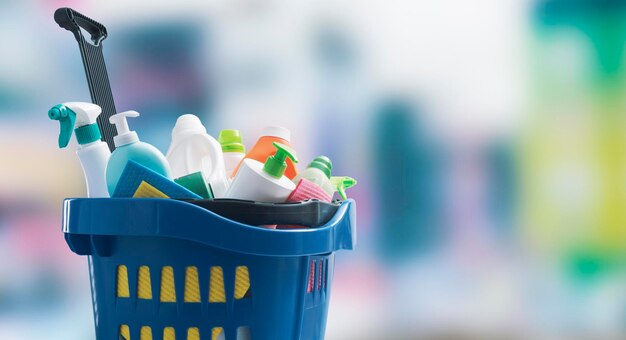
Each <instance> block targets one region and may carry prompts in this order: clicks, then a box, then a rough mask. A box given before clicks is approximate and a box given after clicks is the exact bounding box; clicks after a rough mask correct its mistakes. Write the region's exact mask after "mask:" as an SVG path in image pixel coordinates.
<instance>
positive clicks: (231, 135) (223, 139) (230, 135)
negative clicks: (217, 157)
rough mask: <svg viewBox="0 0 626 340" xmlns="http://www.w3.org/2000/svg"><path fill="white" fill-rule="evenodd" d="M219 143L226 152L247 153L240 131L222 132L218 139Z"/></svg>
mask: <svg viewBox="0 0 626 340" xmlns="http://www.w3.org/2000/svg"><path fill="white" fill-rule="evenodd" d="M217 141H218V142H219V143H220V145H221V146H222V151H224V152H239V153H245V152H246V147H245V146H244V145H243V143H242V141H243V139H242V138H241V133H240V132H239V130H222V131H220V135H219V136H218V137H217Z"/></svg>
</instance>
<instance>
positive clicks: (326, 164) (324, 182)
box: [293, 156, 336, 197]
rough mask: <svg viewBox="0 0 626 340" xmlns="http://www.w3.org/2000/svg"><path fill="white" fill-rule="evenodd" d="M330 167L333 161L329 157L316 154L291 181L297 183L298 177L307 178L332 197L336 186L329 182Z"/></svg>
mask: <svg viewBox="0 0 626 340" xmlns="http://www.w3.org/2000/svg"><path fill="white" fill-rule="evenodd" d="M332 169H333V163H332V162H331V161H330V158H328V157H326V156H317V157H315V159H314V160H313V161H312V162H311V163H310V164H309V166H308V167H307V168H306V169H305V170H304V171H302V172H301V173H299V174H298V175H297V176H296V177H294V179H293V182H294V183H296V184H298V182H299V181H300V179H302V178H304V179H307V180H309V181H311V182H313V183H315V184H317V185H318V186H319V187H320V188H322V190H324V191H325V192H326V193H327V194H328V195H329V196H330V197H332V196H333V194H334V193H335V191H336V187H335V186H334V185H333V184H332V183H331V182H330V174H331V171H332Z"/></svg>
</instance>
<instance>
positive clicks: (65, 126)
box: [48, 104, 76, 148]
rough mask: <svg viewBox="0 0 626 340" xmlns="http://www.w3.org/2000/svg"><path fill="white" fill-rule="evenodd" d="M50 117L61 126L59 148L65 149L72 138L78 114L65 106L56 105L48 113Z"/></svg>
mask: <svg viewBox="0 0 626 340" xmlns="http://www.w3.org/2000/svg"><path fill="white" fill-rule="evenodd" d="M48 117H50V119H52V120H58V121H59V124H61V133H60V134H59V147H60V148H64V147H66V146H67V144H68V143H69V142H70V138H72V130H73V129H74V122H75V121H76V113H75V112H74V111H72V110H70V109H69V108H68V107H67V106H65V105H63V104H59V105H55V106H53V107H52V108H51V109H50V110H49V111H48Z"/></svg>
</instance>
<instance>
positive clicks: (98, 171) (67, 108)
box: [48, 102, 111, 197]
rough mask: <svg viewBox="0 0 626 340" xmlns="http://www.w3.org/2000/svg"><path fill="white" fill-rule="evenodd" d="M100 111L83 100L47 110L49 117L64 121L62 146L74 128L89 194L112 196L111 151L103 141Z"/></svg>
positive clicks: (65, 143)
mask: <svg viewBox="0 0 626 340" xmlns="http://www.w3.org/2000/svg"><path fill="white" fill-rule="evenodd" d="M101 112H102V109H101V108H100V106H98V105H96V104H91V103H82V102H70V103H64V104H59V105H56V106H54V107H53V108H51V109H50V110H49V111H48V117H50V119H52V120H58V121H59V123H60V124H61V133H60V134H59V147H60V148H64V147H66V146H67V144H68V143H69V141H70V138H71V137H72V130H73V129H74V134H75V135H76V140H77V141H78V150H76V154H77V155H78V159H79V160H80V164H81V166H82V168H83V174H84V175H85V182H86V184H87V197H109V192H108V190H107V184H106V175H105V174H106V167H107V163H108V161H109V158H110V157H111V151H110V150H109V147H108V146H107V144H106V143H105V142H103V141H101V140H100V139H101V136H100V129H99V128H98V123H97V122H96V119H97V118H98V116H99V115H100V113H101Z"/></svg>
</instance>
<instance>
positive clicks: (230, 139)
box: [217, 130, 246, 177]
mask: <svg viewBox="0 0 626 340" xmlns="http://www.w3.org/2000/svg"><path fill="white" fill-rule="evenodd" d="M217 141H218V142H219V143H220V145H221V146H222V153H223V155H224V166H225V167H226V175H227V176H228V177H232V176H233V173H234V172H235V169H236V168H237V165H239V163H241V160H242V159H243V157H244V156H245V155H246V147H245V146H244V145H243V142H242V141H243V140H242V138H241V133H240V132H239V130H222V131H220V134H219V136H218V137H217Z"/></svg>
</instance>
